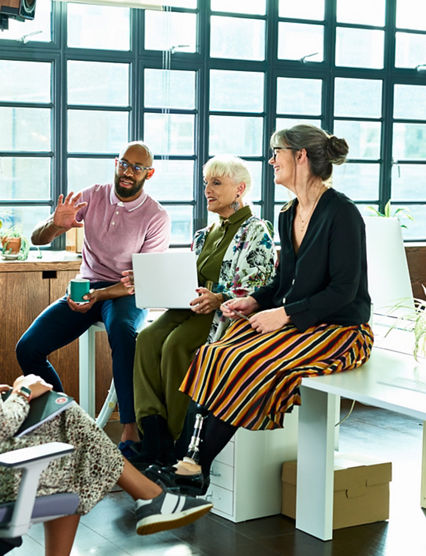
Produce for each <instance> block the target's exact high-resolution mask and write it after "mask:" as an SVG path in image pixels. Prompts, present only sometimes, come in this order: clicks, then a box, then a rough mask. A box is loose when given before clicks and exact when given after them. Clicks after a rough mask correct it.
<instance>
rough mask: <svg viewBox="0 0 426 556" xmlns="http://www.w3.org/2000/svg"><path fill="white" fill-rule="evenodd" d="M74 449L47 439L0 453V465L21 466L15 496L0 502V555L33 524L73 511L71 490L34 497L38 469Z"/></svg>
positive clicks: (75, 499) (75, 500) (74, 502)
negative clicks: (31, 445) (19, 480)
mask: <svg viewBox="0 0 426 556" xmlns="http://www.w3.org/2000/svg"><path fill="white" fill-rule="evenodd" d="M73 451H74V447H73V446H71V444H65V443H64V442H49V443H46V444H42V445H40V446H34V447H29V448H22V449H20V450H14V451H12V452H5V453H3V454H0V474H1V466H3V467H9V468H14V469H22V470H23V472H22V478H21V482H20V485H19V491H18V496H17V498H16V500H15V501H13V502H6V503H2V504H0V554H1V555H3V554H6V553H7V552H9V551H10V550H12V549H13V548H15V547H16V546H19V545H20V544H21V543H22V541H21V539H20V537H21V535H23V534H24V533H26V532H27V531H28V529H29V528H30V527H31V525H32V524H33V523H39V522H42V521H48V520H50V519H56V518H58V517H63V516H65V515H70V514H73V513H75V511H76V509H77V506H78V504H79V497H78V495H77V494H74V493H60V494H51V495H49V496H36V492H37V487H38V482H39V478H40V474H41V472H42V471H43V470H44V469H45V468H46V467H47V465H48V464H49V462H50V461H51V460H53V459H56V458H59V457H62V456H65V455H67V454H70V453H71V452H73Z"/></svg>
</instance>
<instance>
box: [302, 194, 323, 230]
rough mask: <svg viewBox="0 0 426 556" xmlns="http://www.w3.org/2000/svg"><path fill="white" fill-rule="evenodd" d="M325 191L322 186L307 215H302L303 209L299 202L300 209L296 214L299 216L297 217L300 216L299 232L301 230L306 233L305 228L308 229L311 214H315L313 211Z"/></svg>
mask: <svg viewBox="0 0 426 556" xmlns="http://www.w3.org/2000/svg"><path fill="white" fill-rule="evenodd" d="M324 191H325V189H324V187H322V188H321V189H320V190H319V193H318V195H317V197H316V199H315V201H314V204H313V205H312V208H311V209H310V211H309V212H308V213H307V215H306V216H302V213H301V210H300V204H299V210H298V212H297V215H296V216H297V217H298V218H299V220H300V224H299V232H300V233H304V232H305V230H306V228H307V227H308V224H309V221H310V219H311V216H312V214H313V212H314V210H315V207H316V206H317V204H318V201H319V200H320V197H321V195H322V194H323V193H324Z"/></svg>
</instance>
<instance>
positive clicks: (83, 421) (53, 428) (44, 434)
mask: <svg viewBox="0 0 426 556" xmlns="http://www.w3.org/2000/svg"><path fill="white" fill-rule="evenodd" d="M27 413H28V402H26V401H25V400H24V399H23V398H22V397H20V396H18V395H16V394H13V395H11V396H10V397H9V399H8V400H7V401H6V402H2V401H1V400H0V452H7V451H9V450H17V449H18V448H26V447H28V446H37V445H39V444H44V443H46V442H53V441H55V442H68V443H69V444H72V445H73V446H74V447H75V451H74V452H73V453H72V454H70V455H67V456H64V457H62V458H59V459H56V460H54V461H52V462H50V464H49V465H48V467H47V469H45V471H44V472H43V473H42V474H41V477H40V481H39V487H38V490H37V496H44V495H48V494H56V493H60V492H75V493H77V494H78V495H79V497H80V504H79V506H78V509H77V513H78V514H86V513H87V512H89V511H90V510H91V509H92V508H93V506H95V505H96V504H97V503H98V502H99V500H101V499H102V498H103V497H104V496H105V495H106V494H107V493H108V492H109V491H110V490H111V489H112V487H113V486H114V485H115V483H116V482H117V480H118V479H119V477H120V475H121V473H122V471H123V465H124V460H123V458H122V456H121V454H120V452H119V450H118V449H117V448H116V446H115V445H114V444H113V443H112V442H111V440H110V439H109V438H108V436H107V435H106V434H105V433H104V432H103V431H102V430H101V429H100V428H99V427H98V426H97V425H96V424H95V422H94V421H93V419H91V418H90V417H89V416H88V415H87V413H86V412H85V411H83V410H82V409H81V408H80V407H79V406H78V405H77V404H74V405H73V406H71V407H70V408H69V409H67V410H65V411H63V412H62V413H60V414H59V415H57V416H56V417H55V418H54V419H52V420H51V421H48V422H46V423H44V424H43V425H41V426H40V427H38V428H37V429H35V430H34V431H32V432H31V433H28V434H27V435H24V436H22V437H20V438H14V437H13V436H12V435H13V434H14V433H15V432H16V431H17V430H18V428H19V427H20V425H21V423H22V422H23V420H24V419H25V417H26V415H27ZM19 478H20V472H16V471H11V470H8V469H6V468H4V467H0V502H6V501H9V500H14V499H16V496H17V490H18V485H19Z"/></svg>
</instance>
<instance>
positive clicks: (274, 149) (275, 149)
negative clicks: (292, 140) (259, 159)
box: [271, 147, 299, 162]
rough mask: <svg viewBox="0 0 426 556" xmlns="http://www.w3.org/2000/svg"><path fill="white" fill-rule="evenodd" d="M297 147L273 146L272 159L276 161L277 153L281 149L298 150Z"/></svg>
mask: <svg viewBox="0 0 426 556" xmlns="http://www.w3.org/2000/svg"><path fill="white" fill-rule="evenodd" d="M298 150H299V149H296V148H295V147H273V148H272V156H271V158H272V160H273V161H274V162H275V161H276V160H277V154H278V152H279V151H298Z"/></svg>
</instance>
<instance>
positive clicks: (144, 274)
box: [133, 251, 198, 309]
mask: <svg viewBox="0 0 426 556" xmlns="http://www.w3.org/2000/svg"><path fill="white" fill-rule="evenodd" d="M196 260H197V258H196V255H195V253H194V252H193V251H166V252H165V253H135V254H134V255H133V274H134V280H135V296H136V307H139V308H140V309H142V308H147V309H150V308H165V309H189V302H190V301H192V300H193V299H195V298H196V297H197V292H196V291H195V289H196V288H197V287H198V279H197V262H196Z"/></svg>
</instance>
